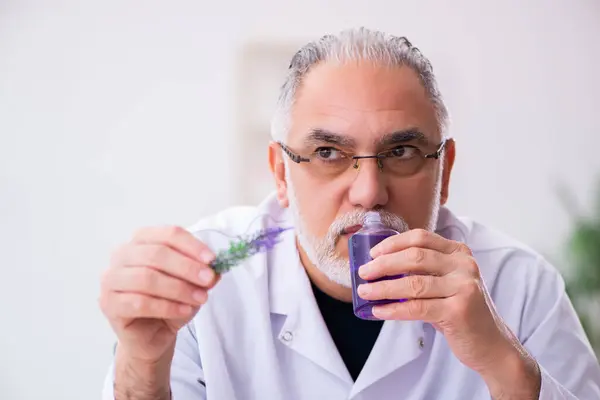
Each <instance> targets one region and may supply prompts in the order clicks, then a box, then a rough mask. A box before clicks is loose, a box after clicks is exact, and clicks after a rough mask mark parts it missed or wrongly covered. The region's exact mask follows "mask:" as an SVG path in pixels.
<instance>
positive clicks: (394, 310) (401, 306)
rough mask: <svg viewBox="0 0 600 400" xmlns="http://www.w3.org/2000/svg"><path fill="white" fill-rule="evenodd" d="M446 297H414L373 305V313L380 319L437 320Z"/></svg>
mask: <svg viewBox="0 0 600 400" xmlns="http://www.w3.org/2000/svg"><path fill="white" fill-rule="evenodd" d="M446 301H448V300H447V299H415V300H407V301H404V302H397V303H390V304H384V305H379V306H375V307H373V315H374V316H375V317H377V318H380V319H387V320H390V319H393V320H404V321H424V322H430V323H434V322H438V321H439V320H440V318H441V316H442V313H443V307H444V302H446Z"/></svg>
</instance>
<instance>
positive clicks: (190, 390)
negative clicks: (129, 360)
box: [102, 322, 206, 400]
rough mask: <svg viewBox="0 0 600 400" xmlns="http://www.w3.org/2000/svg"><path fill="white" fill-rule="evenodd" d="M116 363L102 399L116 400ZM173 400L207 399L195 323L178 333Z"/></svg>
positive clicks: (107, 380)
mask: <svg viewBox="0 0 600 400" xmlns="http://www.w3.org/2000/svg"><path fill="white" fill-rule="evenodd" d="M113 383H114V364H112V365H111V366H110V369H109V372H108V374H107V376H106V379H105V382H104V390H103V393H102V400H114V392H113ZM171 395H172V397H171V398H172V400H205V399H206V384H205V381H204V373H203V372H202V363H201V362H200V353H199V351H198V344H197V340H196V332H195V330H194V324H193V323H192V322H190V323H189V324H187V325H186V326H184V327H183V328H181V329H180V330H179V332H178V334H177V343H176V345H175V354H174V356H173V363H172V365H171Z"/></svg>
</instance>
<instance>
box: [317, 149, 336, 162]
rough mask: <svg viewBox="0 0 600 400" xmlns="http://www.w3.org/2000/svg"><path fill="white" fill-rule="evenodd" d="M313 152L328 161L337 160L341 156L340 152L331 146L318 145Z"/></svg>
mask: <svg viewBox="0 0 600 400" xmlns="http://www.w3.org/2000/svg"><path fill="white" fill-rule="evenodd" d="M315 154H316V155H317V157H319V158H321V159H323V160H330V161H333V160H339V159H340V158H342V157H343V155H342V153H341V152H340V151H339V150H337V149H334V148H333V147H319V148H318V149H317V150H315Z"/></svg>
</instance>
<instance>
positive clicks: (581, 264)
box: [561, 185, 600, 354]
mask: <svg viewBox="0 0 600 400" xmlns="http://www.w3.org/2000/svg"><path fill="white" fill-rule="evenodd" d="M599 188H600V185H599ZM561 195H562V196H561V197H562V198H563V200H565V201H566V200H568V199H569V196H568V195H567V194H566V192H565V191H564V190H563V191H562V193H561ZM571 200H572V199H571ZM567 203H568V208H569V211H570V213H571V215H572V217H573V226H572V230H571V233H570V236H569V238H568V240H567V243H566V261H567V264H568V267H569V268H568V271H567V272H568V273H566V274H565V281H566V286H567V293H568V294H569V297H570V298H571V300H572V301H573V305H574V307H575V309H576V310H577V314H578V315H579V319H580V320H581V323H582V325H583V327H584V329H585V331H586V333H587V335H588V338H589V339H590V342H591V344H592V346H593V347H594V349H595V351H596V354H600V191H598V192H597V195H596V206H595V207H593V208H594V209H593V210H592V212H591V213H585V214H583V213H580V212H576V209H575V207H574V202H573V201H567Z"/></svg>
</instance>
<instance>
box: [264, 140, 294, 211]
mask: <svg viewBox="0 0 600 400" xmlns="http://www.w3.org/2000/svg"><path fill="white" fill-rule="evenodd" d="M269 168H270V169H271V173H272V174H273V178H274V179H275V188H276V190H277V200H278V201H279V204H280V205H281V207H283V208H286V207H288V206H289V205H290V202H289V200H288V196H287V182H286V180H285V163H284V162H283V154H282V152H281V147H280V146H279V144H278V143H276V142H271V143H270V144H269Z"/></svg>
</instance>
